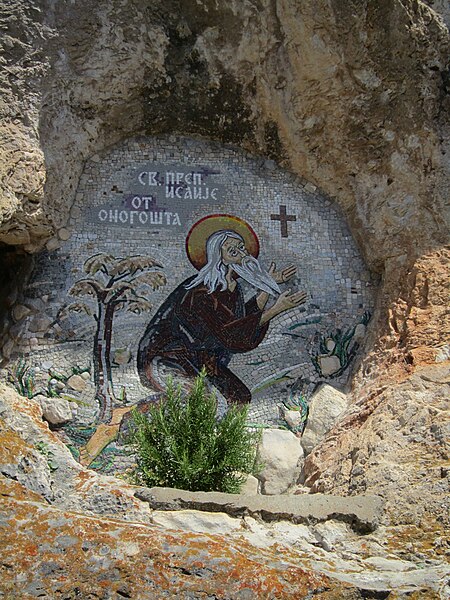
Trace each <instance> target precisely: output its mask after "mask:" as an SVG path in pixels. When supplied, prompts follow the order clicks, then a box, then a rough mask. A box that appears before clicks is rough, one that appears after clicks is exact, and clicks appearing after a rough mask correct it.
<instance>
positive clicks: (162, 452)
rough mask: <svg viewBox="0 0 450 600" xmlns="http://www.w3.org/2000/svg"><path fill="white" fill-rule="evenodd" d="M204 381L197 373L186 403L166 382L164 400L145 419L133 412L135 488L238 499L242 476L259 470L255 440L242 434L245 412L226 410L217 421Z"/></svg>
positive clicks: (246, 432) (255, 436)
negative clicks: (218, 494)
mask: <svg viewBox="0 0 450 600" xmlns="http://www.w3.org/2000/svg"><path fill="white" fill-rule="evenodd" d="M205 378H206V374H205V372H204V371H202V373H201V374H200V375H199V376H198V377H197V378H196V380H195V384H194V387H193V389H192V391H191V392H190V394H189V395H187V396H186V397H183V396H182V393H181V389H180V388H177V389H176V388H175V387H174V385H173V382H172V381H169V382H168V389H167V393H166V396H165V397H164V398H163V400H162V401H161V402H159V403H158V404H155V405H154V406H151V407H150V410H149V413H148V414H147V415H143V414H141V413H138V411H137V410H136V409H134V410H133V421H134V425H135V427H134V430H133V432H132V434H131V439H130V443H131V445H132V446H133V447H134V450H135V452H136V463H137V466H136V469H135V473H134V479H135V482H136V483H138V484H141V485H142V484H143V485H148V486H155V485H156V486H168V487H176V488H180V489H184V490H191V491H204V492H207V491H219V492H229V493H239V490H240V488H241V486H242V484H243V483H244V481H245V480H246V475H247V474H248V473H252V472H253V473H254V472H255V471H256V470H257V469H258V468H259V466H258V465H257V461H256V448H257V442H258V440H259V438H260V434H259V433H256V432H251V431H249V430H248V429H247V427H246V419H247V409H246V408H245V407H244V408H241V407H233V406H232V407H231V408H230V409H229V410H228V412H227V413H226V414H225V415H224V417H223V418H222V419H221V420H217V419H216V409H217V402H216V399H215V397H214V395H213V394H209V393H207V392H206V389H205V388H206V385H205Z"/></svg>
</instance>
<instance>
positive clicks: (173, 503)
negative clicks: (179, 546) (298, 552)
mask: <svg viewBox="0 0 450 600" xmlns="http://www.w3.org/2000/svg"><path fill="white" fill-rule="evenodd" d="M136 497H137V498H139V499H140V500H145V501H146V502H148V503H149V505H150V506H151V507H152V508H154V509H155V510H161V509H165V510H182V509H197V510H206V511H219V512H226V513H228V514H229V515H232V516H242V515H250V516H253V517H256V516H257V517H259V518H261V519H263V520H267V521H274V520H281V519H284V520H290V521H292V522H293V523H316V522H321V521H326V520H327V519H330V518H333V519H335V520H341V521H343V522H348V523H350V524H352V526H353V527H355V528H356V529H357V530H361V531H365V532H367V531H370V530H372V529H374V528H375V527H376V526H377V524H378V523H379V521H380V518H381V516H382V510H383V502H382V501H381V499H380V498H378V497H376V496H360V497H358V496H355V497H350V498H342V497H339V496H325V495H323V494H308V495H301V496H288V495H277V496H263V495H259V494H258V495H256V496H255V495H253V496H244V495H236V494H222V493H219V492H187V491H184V490H175V489H171V488H150V489H148V488H140V489H139V490H138V491H137V492H136Z"/></svg>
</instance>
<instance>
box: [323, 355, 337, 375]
mask: <svg viewBox="0 0 450 600" xmlns="http://www.w3.org/2000/svg"><path fill="white" fill-rule="evenodd" d="M319 364H320V370H321V371H322V375H323V376H324V377H329V376H330V375H333V373H336V372H337V371H339V369H340V368H341V362H340V360H339V358H338V357H337V356H319Z"/></svg>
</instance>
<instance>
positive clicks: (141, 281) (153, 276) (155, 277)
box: [132, 271, 167, 290]
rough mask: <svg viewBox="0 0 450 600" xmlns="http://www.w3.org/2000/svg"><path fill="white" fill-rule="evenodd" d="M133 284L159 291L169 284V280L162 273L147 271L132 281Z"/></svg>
mask: <svg viewBox="0 0 450 600" xmlns="http://www.w3.org/2000/svg"><path fill="white" fill-rule="evenodd" d="M132 281H133V283H136V284H137V285H138V286H139V285H149V286H150V287H151V288H152V289H153V290H157V289H158V288H160V287H162V286H163V285H165V284H166V283H167V278H166V276H165V275H164V273H161V271H145V272H144V273H140V275H137V276H136V277H134V278H133V279H132Z"/></svg>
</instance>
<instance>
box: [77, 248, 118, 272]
mask: <svg viewBox="0 0 450 600" xmlns="http://www.w3.org/2000/svg"><path fill="white" fill-rule="evenodd" d="M114 260H115V259H114V256H111V254H105V253H104V252H99V253H98V254H94V256H91V257H90V258H88V259H87V260H86V261H85V263H84V265H83V268H84V270H85V272H86V273H89V275H95V273H97V271H99V270H100V269H101V268H102V267H103V268H104V269H105V271H108V269H107V267H106V265H109V264H111V263H112V262H113V261H114Z"/></svg>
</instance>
